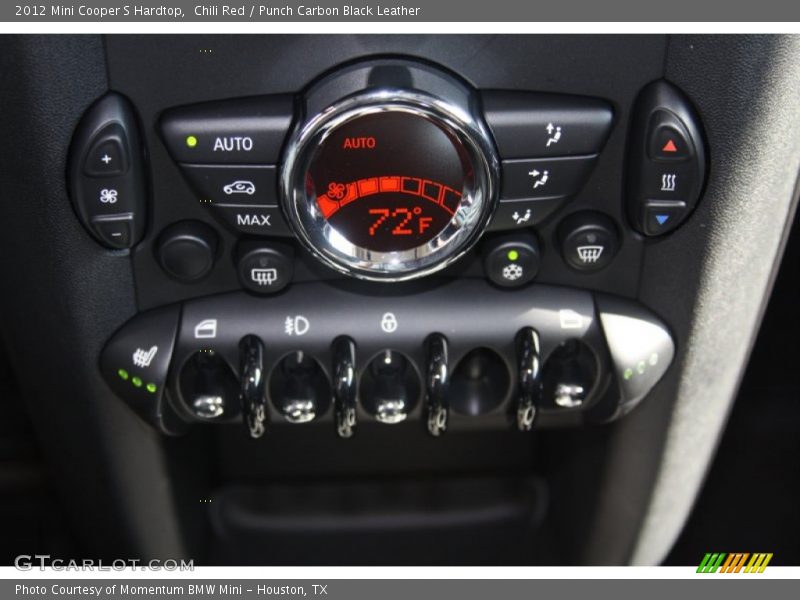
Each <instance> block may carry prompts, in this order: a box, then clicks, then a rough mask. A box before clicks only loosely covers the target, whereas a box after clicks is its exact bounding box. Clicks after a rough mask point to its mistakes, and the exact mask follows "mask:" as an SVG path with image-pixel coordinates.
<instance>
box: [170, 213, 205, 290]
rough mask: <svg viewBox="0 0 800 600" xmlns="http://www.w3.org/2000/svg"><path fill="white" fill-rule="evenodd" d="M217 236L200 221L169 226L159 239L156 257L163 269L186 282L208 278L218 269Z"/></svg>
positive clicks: (171, 275) (182, 222)
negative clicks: (210, 273)
mask: <svg viewBox="0 0 800 600" xmlns="http://www.w3.org/2000/svg"><path fill="white" fill-rule="evenodd" d="M216 254H217V234H216V233H215V232H214V230H213V229H212V228H211V227H209V226H208V225H206V224H205V223H201V222H200V221H181V222H180V223H175V224H173V225H170V226H169V227H167V228H166V229H165V230H164V231H163V232H162V233H161V236H160V237H159V238H158V246H157V250H156V256H157V257H158V262H159V264H160V265H161V268H162V269H164V271H165V272H166V273H167V274H168V275H169V276H170V277H173V278H174V279H177V280H179V281H183V282H186V283H189V282H192V281H197V280H199V279H202V278H203V277H205V276H206V275H207V274H208V273H209V271H211V268H212V267H213V266H214V259H215V258H216Z"/></svg>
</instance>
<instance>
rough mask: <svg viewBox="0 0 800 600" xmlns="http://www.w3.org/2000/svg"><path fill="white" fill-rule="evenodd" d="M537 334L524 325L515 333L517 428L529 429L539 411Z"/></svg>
mask: <svg viewBox="0 0 800 600" xmlns="http://www.w3.org/2000/svg"><path fill="white" fill-rule="evenodd" d="M539 348H540V346H539V334H538V332H537V331H536V330H535V329H533V328H532V327H525V328H524V329H522V331H520V332H519V333H518V334H517V358H518V360H519V373H518V377H519V399H518V400H517V428H518V429H519V430H520V431H530V430H531V429H532V428H533V424H534V422H535V421H536V417H537V415H538V413H539V400H540V397H541V362H540V361H541V359H540V350H539Z"/></svg>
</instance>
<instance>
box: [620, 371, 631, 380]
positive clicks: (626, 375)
mask: <svg viewBox="0 0 800 600" xmlns="http://www.w3.org/2000/svg"><path fill="white" fill-rule="evenodd" d="M631 377H633V369H625V372H624V373H622V378H623V379H624V380H625V381H628V380H630V378H631Z"/></svg>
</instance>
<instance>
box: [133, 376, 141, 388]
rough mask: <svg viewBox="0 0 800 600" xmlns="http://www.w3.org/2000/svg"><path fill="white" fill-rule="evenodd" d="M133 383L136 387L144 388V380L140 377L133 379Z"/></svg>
mask: <svg viewBox="0 0 800 600" xmlns="http://www.w3.org/2000/svg"><path fill="white" fill-rule="evenodd" d="M131 383H132V384H133V385H134V386H136V387H142V380H141V379H140V378H139V377H132V378H131Z"/></svg>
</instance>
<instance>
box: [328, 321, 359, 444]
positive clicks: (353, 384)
mask: <svg viewBox="0 0 800 600" xmlns="http://www.w3.org/2000/svg"><path fill="white" fill-rule="evenodd" d="M332 354H333V401H334V410H335V411H336V433H337V434H338V436H339V437H340V438H343V439H346V438H350V437H353V434H354V433H355V428H356V397H357V395H358V383H357V380H356V345H355V343H354V342H353V340H351V339H350V338H348V337H339V338H336V339H335V340H334V342H333V347H332Z"/></svg>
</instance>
